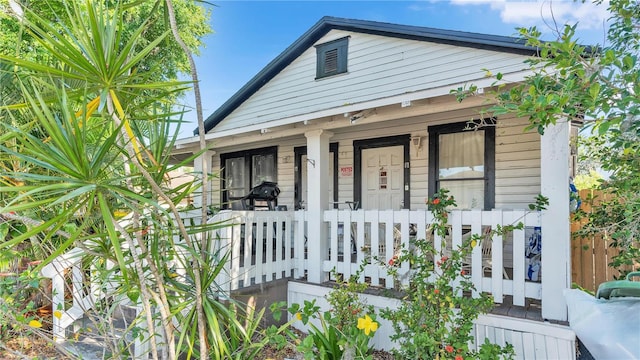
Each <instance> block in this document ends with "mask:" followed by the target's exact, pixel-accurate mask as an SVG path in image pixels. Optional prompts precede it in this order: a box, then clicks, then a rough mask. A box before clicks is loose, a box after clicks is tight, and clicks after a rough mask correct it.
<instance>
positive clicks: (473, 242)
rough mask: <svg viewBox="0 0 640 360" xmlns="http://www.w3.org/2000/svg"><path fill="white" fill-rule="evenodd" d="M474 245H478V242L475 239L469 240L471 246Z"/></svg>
mask: <svg viewBox="0 0 640 360" xmlns="http://www.w3.org/2000/svg"><path fill="white" fill-rule="evenodd" d="M476 245H478V242H477V241H475V240H471V248H472V249H473V248H474V247H476Z"/></svg>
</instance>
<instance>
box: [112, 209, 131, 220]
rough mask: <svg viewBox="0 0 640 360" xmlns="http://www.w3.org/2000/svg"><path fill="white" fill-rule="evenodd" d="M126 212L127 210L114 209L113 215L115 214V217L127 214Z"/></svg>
mask: <svg viewBox="0 0 640 360" xmlns="http://www.w3.org/2000/svg"><path fill="white" fill-rule="evenodd" d="M127 214H129V212H128V211H127V210H116V211H114V212H113V216H115V217H116V218H121V217H124V216H127Z"/></svg>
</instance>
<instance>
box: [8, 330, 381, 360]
mask: <svg viewBox="0 0 640 360" xmlns="http://www.w3.org/2000/svg"><path fill="white" fill-rule="evenodd" d="M25 358H28V359H34V360H35V359H37V360H53V359H56V360H57V359H61V360H67V359H71V358H69V357H66V356H64V355H63V354H62V353H60V352H59V351H57V350H56V348H55V347H54V346H53V344H51V343H50V342H48V341H46V340H45V339H43V338H40V337H37V336H35V335H32V336H19V337H15V338H13V339H11V340H9V341H6V342H4V343H0V360H14V359H20V360H23V359H25ZM268 359H273V360H284V359H295V360H302V359H304V356H303V355H302V354H301V353H299V352H297V351H296V350H295V348H294V347H293V346H289V347H286V348H284V349H282V350H280V351H277V350H276V349H275V348H273V347H266V348H265V349H264V351H262V352H261V356H260V357H259V358H258V360H268ZM373 359H374V360H393V356H392V355H391V354H390V353H388V352H385V351H378V350H376V351H374V353H373Z"/></svg>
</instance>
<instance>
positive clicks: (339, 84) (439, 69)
mask: <svg viewBox="0 0 640 360" xmlns="http://www.w3.org/2000/svg"><path fill="white" fill-rule="evenodd" d="M345 36H350V39H349V55H348V56H349V57H348V73H346V74H340V75H337V76H332V77H328V78H323V79H320V80H315V75H316V68H315V67H316V50H315V48H314V47H311V48H309V49H308V50H307V51H305V52H304V53H303V54H302V55H301V56H300V57H298V58H297V59H296V60H294V61H293V62H292V63H291V64H290V65H289V66H287V67H286V68H285V69H284V70H283V71H282V72H280V74H278V75H276V76H275V77H274V78H273V79H272V80H271V81H269V82H268V83H267V84H265V85H264V86H263V87H262V88H261V89H260V91H258V92H257V93H255V94H254V95H253V96H251V97H250V98H249V99H248V100H247V101H245V102H244V103H243V104H242V105H240V106H239V107H238V108H237V109H236V110H235V111H234V112H232V113H231V114H230V115H229V116H228V117H227V118H226V119H225V120H224V121H222V122H221V123H220V124H218V125H217V126H216V128H215V129H214V130H212V131H213V132H218V131H222V130H228V129H233V128H241V127H243V126H247V125H255V124H260V123H266V122H269V121H273V120H277V119H282V118H287V117H290V116H295V115H301V114H308V113H312V112H315V111H319V110H324V109H333V108H339V107H342V106H344V105H347V104H356V103H360V102H364V101H369V100H375V99H383V98H387V97H391V96H395V95H400V94H406V93H411V92H415V91H420V90H426V89H433V88H438V87H446V88H448V86H449V85H452V84H459V83H465V82H474V81H478V80H481V79H483V78H484V71H483V70H481V69H483V68H487V69H491V70H492V71H493V72H494V73H496V72H502V73H504V74H508V73H512V72H518V71H520V70H522V69H523V68H524V66H523V65H524V64H523V63H522V61H523V59H524V57H523V56H521V55H515V54H508V53H501V52H496V51H488V50H480V49H473V48H467V47H459V46H452V45H444V44H436V43H429V42H421V41H414V40H404V39H398V38H390V37H384V36H377V35H369V34H361V33H350V32H345V31H339V30H332V31H330V32H329V33H328V34H327V35H325V36H324V37H323V38H322V39H320V41H318V42H317V43H318V44H321V43H324V42H327V41H331V40H334V39H338V38H342V37H345Z"/></svg>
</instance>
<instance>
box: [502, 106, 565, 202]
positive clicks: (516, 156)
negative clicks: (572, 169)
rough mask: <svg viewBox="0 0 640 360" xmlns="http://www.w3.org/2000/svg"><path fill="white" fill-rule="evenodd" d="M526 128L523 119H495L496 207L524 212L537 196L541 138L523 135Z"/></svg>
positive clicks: (535, 135)
mask: <svg viewBox="0 0 640 360" xmlns="http://www.w3.org/2000/svg"><path fill="white" fill-rule="evenodd" d="M526 125H527V120H526V119H515V118H513V117H506V116H505V117H503V118H500V119H499V120H498V128H497V129H496V207H497V208H502V209H522V208H525V209H527V208H528V204H531V203H533V202H534V200H535V197H536V195H538V194H539V193H540V135H539V134H538V133H537V132H536V131H535V130H532V131H528V132H526V133H525V132H523V129H524V127H525V126H526ZM568 181H569V180H568V179H567V182H568ZM567 186H568V185H567Z"/></svg>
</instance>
